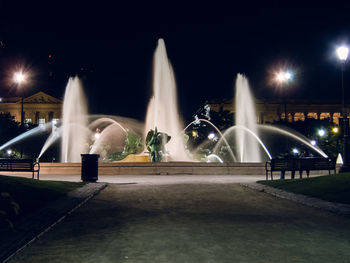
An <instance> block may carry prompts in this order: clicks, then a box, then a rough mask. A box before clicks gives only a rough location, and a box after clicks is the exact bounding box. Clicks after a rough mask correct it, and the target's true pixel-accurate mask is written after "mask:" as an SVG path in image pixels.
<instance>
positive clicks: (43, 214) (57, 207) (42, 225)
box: [0, 183, 107, 262]
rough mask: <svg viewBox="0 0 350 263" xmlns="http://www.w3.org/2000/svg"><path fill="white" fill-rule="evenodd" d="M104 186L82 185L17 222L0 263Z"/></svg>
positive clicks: (58, 221)
mask: <svg viewBox="0 0 350 263" xmlns="http://www.w3.org/2000/svg"><path fill="white" fill-rule="evenodd" d="M106 186H107V184H106V183H89V184H87V185H84V186H83V187H81V188H78V189H76V190H74V191H71V192H69V193H68V194H67V196H66V197H63V198H60V199H59V200H57V201H55V202H53V203H52V204H51V205H50V206H48V207H45V208H43V209H41V210H39V211H38V212H36V213H35V214H33V215H31V216H28V217H26V218H25V220H23V221H22V222H18V224H16V225H18V227H16V233H15V235H14V237H13V238H12V239H11V240H9V242H8V245H7V246H6V247H5V248H2V251H1V252H0V262H7V261H8V260H10V259H11V258H12V257H13V256H14V255H16V254H17V253H19V252H20V251H21V250H23V249H24V248H26V247H27V246H29V245H30V244H31V243H33V242H34V241H36V240H37V239H39V238H40V237H41V236H43V235H44V234H45V233H46V232H48V231H50V230H51V229H52V228H53V227H54V226H55V225H57V224H58V223H60V222H61V221H63V220H64V219H65V218H66V217H67V216H68V215H70V214H71V213H73V212H74V211H75V210H76V209H78V208H79V207H81V206H82V205H83V204H85V203H86V202H87V201H89V200H90V199H91V198H92V197H94V196H95V195H97V194H98V193H99V192H100V191H101V190H103V189H104V188H105V187H106ZM12 235H13V233H12ZM9 236H11V235H9Z"/></svg>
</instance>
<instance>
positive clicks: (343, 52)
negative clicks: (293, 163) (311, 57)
mask: <svg viewBox="0 0 350 263" xmlns="http://www.w3.org/2000/svg"><path fill="white" fill-rule="evenodd" d="M336 53H337V56H338V58H339V60H340V63H341V89H342V115H343V139H344V146H343V165H342V167H341V168H340V170H339V172H340V173H344V172H349V171H350V160H349V157H350V155H349V149H350V145H349V138H348V137H349V119H348V112H347V110H346V105H345V90H344V67H345V62H346V60H347V58H348V54H349V48H348V47H346V46H341V47H338V48H337V50H336Z"/></svg>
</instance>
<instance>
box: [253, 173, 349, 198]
mask: <svg viewBox="0 0 350 263" xmlns="http://www.w3.org/2000/svg"><path fill="white" fill-rule="evenodd" d="M259 183H261V184H264V185H268V186H271V187H275V188H278V189H282V190H286V191H289V192H293V193H296V194H304V195H307V196H312V197H317V198H320V199H323V200H326V201H331V202H339V203H344V204H350V173H343V174H332V175H326V176H319V177H313V178H305V179H294V180H274V181H259Z"/></svg>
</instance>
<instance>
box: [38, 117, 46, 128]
mask: <svg viewBox="0 0 350 263" xmlns="http://www.w3.org/2000/svg"><path fill="white" fill-rule="evenodd" d="M39 127H41V128H45V119H40V118H39Z"/></svg>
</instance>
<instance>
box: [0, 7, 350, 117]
mask: <svg viewBox="0 0 350 263" xmlns="http://www.w3.org/2000/svg"><path fill="white" fill-rule="evenodd" d="M111 2H112V1H94V2H89V1H85V2H80V1H79V2H77V1H71V2H65V1H46V2H41V1H27V2H24V3H21V2H18V1H17V2H14V1H0V40H1V41H3V43H4V46H2V47H1V48H0V50H1V53H0V59H1V62H0V65H1V83H2V85H1V87H0V96H8V95H9V94H11V93H14V91H13V90H12V89H10V86H9V85H8V84H7V83H6V81H5V80H6V76H7V75H8V74H9V73H10V72H11V71H12V69H13V68H14V67H15V66H16V65H25V66H26V67H27V68H28V69H30V71H31V72H32V75H33V79H32V85H31V87H29V88H30V90H28V91H26V92H27V94H28V95H31V94H33V93H34V92H37V91H40V90H42V91H44V92H47V93H49V94H51V95H53V96H56V97H59V98H62V97H63V93H64V88H65V84H66V82H67V80H68V77H69V76H74V75H76V74H78V75H79V76H81V77H82V79H83V82H84V88H85V91H86V93H87V96H88V100H89V106H90V112H91V113H106V114H116V115H121V116H128V117H134V118H138V119H143V117H144V115H145V110H146V107H147V102H148V99H149V97H150V95H151V79H152V77H151V76H152V70H151V66H152V56H153V52H154V49H155V47H156V44H157V40H158V38H160V37H161V38H164V40H165V43H166V46H167V51H168V56H169V58H170V60H171V62H172V64H173V67H174V70H175V74H176V80H177V83H178V93H179V103H180V105H181V109H182V113H183V114H184V115H185V116H184V117H185V119H187V120H188V119H190V118H191V116H192V114H194V112H195V111H196V110H197V109H198V108H199V107H200V106H202V104H203V103H204V101H205V100H207V99H211V98H224V97H232V96H233V93H234V88H233V86H234V80H235V76H236V74H237V73H244V74H246V75H247V77H248V78H249V81H250V84H251V86H252V90H253V92H254V94H255V96H257V97H260V98H263V97H266V98H268V97H276V98H278V97H279V96H280V94H279V91H278V90H276V88H275V87H274V86H273V85H271V84H270V83H269V79H270V78H271V74H272V72H273V71H274V70H275V69H276V68H277V66H286V67H291V68H292V69H294V70H295V82H294V84H293V85H292V86H290V87H289V88H288V92H287V94H288V97H290V98H315V99H322V98H327V99H329V98H334V99H339V97H340V69H339V63H338V62H337V60H336V58H335V56H334V49H335V47H336V45H337V44H339V43H350V42H349V41H350V39H349V37H350V3H347V2H346V1H344V2H342V1H332V2H330V1H328V3H327V4H325V3H322V2H317V3H316V2H307V1H304V3H298V2H296V1H294V2H288V1H263V2H262V1H260V2H259V3H256V2H254V1H244V2H243V1H242V2H243V3H233V2H232V3H231V4H230V5H227V4H226V5H224V4H219V3H218V2H215V3H214V1H212V2H211V3H210V4H206V3H205V2H196V3H195V2H191V3H187V4H183V5H182V4H180V2H170V1H163V2H160V3H157V4H156V3H154V2H149V1H147V3H143V4H140V3H139V2H136V1H128V2H127V4H126V3H119V4H118V3H111ZM144 2H146V1H144ZM49 54H51V55H52V58H49V57H48V56H49ZM349 71H350V70H348V72H346V78H345V80H346V82H345V83H349V84H346V86H349V85H350V78H348V75H349V74H350V72H349ZM50 72H52V73H51V75H50ZM347 79H349V81H348V82H347Z"/></svg>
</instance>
